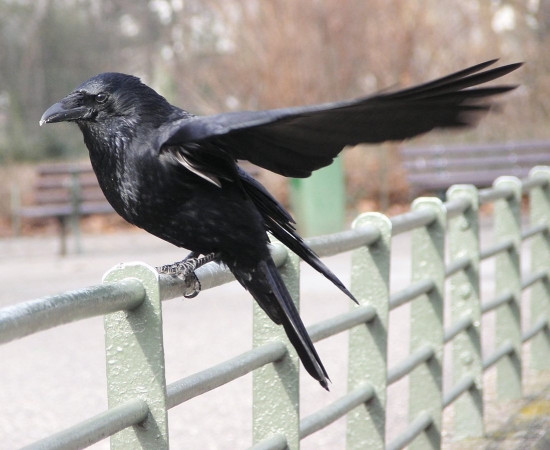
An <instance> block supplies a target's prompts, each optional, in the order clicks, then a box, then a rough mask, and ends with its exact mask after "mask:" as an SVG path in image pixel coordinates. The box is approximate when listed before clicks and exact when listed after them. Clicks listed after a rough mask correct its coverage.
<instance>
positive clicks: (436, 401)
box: [409, 198, 446, 450]
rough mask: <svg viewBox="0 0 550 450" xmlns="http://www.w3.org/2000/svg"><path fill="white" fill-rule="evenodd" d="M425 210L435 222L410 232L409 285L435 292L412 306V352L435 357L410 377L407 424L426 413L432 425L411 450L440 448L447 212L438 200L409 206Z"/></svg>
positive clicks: (421, 297)
mask: <svg viewBox="0 0 550 450" xmlns="http://www.w3.org/2000/svg"><path fill="white" fill-rule="evenodd" d="M425 208H429V209H431V210H432V211H433V212H434V213H435V219H434V221H433V222H431V223H430V224H428V225H426V226H425V227H421V228H416V229H415V230H414V231H413V232H412V256H413V261H412V282H413V283H416V282H419V281H421V280H426V279H430V280H432V281H433V282H434V288H433V289H432V290H431V291H430V292H428V293H427V294H424V295H422V296H420V297H419V298H417V299H415V300H413V302H412V304H411V352H414V351H416V350H418V349H419V348H420V347H423V346H425V345H430V346H431V347H432V348H433V350H434V356H433V357H432V358H431V359H429V360H428V361H426V363H425V364H422V365H421V366H419V367H417V368H416V369H415V370H414V371H413V372H412V373H411V374H410V376H409V421H410V422H412V421H413V420H415V419H416V418H417V417H418V416H419V414H421V413H422V412H425V413H428V414H429V415H430V416H431V418H432V424H431V426H429V427H428V428H427V429H426V430H425V431H424V433H423V434H421V435H420V436H418V437H417V438H416V439H415V440H414V441H413V442H412V443H411V444H410V445H409V448H410V449H411V450H426V449H439V448H440V447H441V411H442V402H443V395H442V368H443V298H444V297H443V296H444V287H445V226H446V210H445V206H444V205H443V202H442V201H441V200H439V199H437V198H418V199H416V200H415V201H414V202H413V204H412V209H413V210H414V211H418V210H420V209H425Z"/></svg>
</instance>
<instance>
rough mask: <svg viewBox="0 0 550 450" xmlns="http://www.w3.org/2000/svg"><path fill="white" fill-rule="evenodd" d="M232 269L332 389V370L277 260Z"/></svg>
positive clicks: (315, 375)
mask: <svg viewBox="0 0 550 450" xmlns="http://www.w3.org/2000/svg"><path fill="white" fill-rule="evenodd" d="M231 270H232V272H233V274H234V275H235V277H236V278H237V280H239V282H240V283H241V284H242V285H243V286H244V287H245V288H246V289H247V290H248V291H249V292H250V293H251V294H252V296H253V297H254V299H255V300H256V301H257V302H258V304H259V305H260V307H261V308H262V309H263V310H264V311H265V312H266V313H267V315H268V316H269V317H270V318H271V320H273V321H274V322H275V323H277V324H280V325H282V326H283V328H284V329H285V332H286V335H287V336H288V338H289V340H290V342H291V344H292V345H293V347H294V348H295V349H296V352H297V353H298V356H299V358H300V360H301V361H302V364H303V365H304V368H305V369H306V370H307V372H308V373H309V374H310V375H311V376H312V377H313V378H315V379H316V380H317V381H319V383H320V384H321V386H323V387H324V388H325V389H326V390H328V381H329V377H328V374H327V372H326V370H325V368H324V366H323V363H322V362H321V358H320V357H319V355H318V354H317V351H316V350H315V347H314V346H313V342H311V339H310V337H309V335H308V333H307V330H306V327H305V326H304V324H303V322H302V319H301V318H300V315H299V313H298V310H297V309H296V306H295V305H294V302H293V301H292V298H291V296H290V293H289V292H288V289H287V288H286V286H285V284H284V282H283V280H282V278H281V276H280V275H279V272H278V271H277V268H276V267H275V263H274V262H273V260H272V259H271V258H269V259H268V260H264V261H261V262H260V263H259V264H258V266H257V267H256V269H255V270H254V271H253V273H252V274H251V273H250V272H249V271H247V270H244V269H242V268H239V267H232V268H231ZM251 275H252V276H251Z"/></svg>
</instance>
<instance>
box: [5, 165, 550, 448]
mask: <svg viewBox="0 0 550 450" xmlns="http://www.w3.org/2000/svg"><path fill="white" fill-rule="evenodd" d="M523 194H526V195H528V197H529V210H530V220H529V223H530V225H529V228H527V229H526V230H523V231H522V229H521V223H522V217H521V210H522V208H521V206H522V197H523ZM447 197H448V200H447V202H445V203H443V202H441V201H440V200H438V199H436V198H419V199H417V200H416V201H415V202H414V203H413V204H412V211H411V212H409V213H406V214H402V215H399V216H395V217H393V218H391V219H388V218H387V217H385V216H383V215H382V214H379V213H368V214H363V215H361V216H360V217H359V218H358V219H357V220H355V222H354V224H353V228H352V230H349V231H345V232H341V233H337V234H333V235H328V236H323V237H318V238H311V239H309V240H308V243H309V244H310V245H311V246H312V248H313V249H314V250H315V251H316V252H317V253H318V254H319V255H320V256H329V255H334V254H338V253H342V252H345V251H349V250H353V254H352V281H351V291H352V292H353V293H354V295H355V296H356V298H357V299H358V300H359V302H360V305H359V306H353V307H352V309H351V310H350V311H349V312H348V313H345V314H342V315H340V316H337V317H334V318H331V319H329V320H326V321H324V322H322V323H318V324H316V325H314V326H311V327H309V329H308V331H309V333H310V335H311V337H312V340H313V342H317V341H320V340H322V339H326V338H328V337H330V336H333V335H335V334H337V333H342V332H344V331H347V330H349V369H348V370H349V377H348V394H347V395H345V396H343V397H342V398H339V399H337V400H336V401H334V403H332V404H330V405H329V406H326V407H325V408H324V409H321V410H320V411H318V412H316V413H314V414H312V415H310V416H307V417H304V418H300V417H299V395H298V394H299V388H298V374H299V367H298V366H299V361H298V358H297V356H296V353H295V351H294V349H293V348H292V347H291V346H290V345H289V342H288V340H287V339H286V336H285V335H284V331H283V330H282V328H281V327H278V326H275V325H274V324H273V323H272V322H271V321H270V320H269V319H268V318H267V317H266V316H265V314H264V313H263V312H262V311H261V309H260V308H258V307H256V306H255V311H254V348H253V350H250V351H248V352H246V353H244V354H242V355H240V356H237V357H235V358H232V359H230V360H228V361H225V362H223V363H220V364H218V365H216V366H214V367H211V368H209V369H207V370H204V371H202V372H199V373H196V374H194V375H191V376H188V377H186V378H184V379H182V380H180V381H177V382H174V383H172V384H169V385H168V386H167V385H166V382H165V375H164V352H163V348H162V314H161V302H162V301H164V300H168V299H171V298H175V297H178V296H180V295H181V292H182V289H183V288H184V286H183V284H182V282H181V281H178V280H174V279H172V278H170V277H164V276H161V277H159V275H158V274H157V273H156V271H155V270H154V269H153V268H151V267H149V266H147V265H144V264H122V265H119V266H117V267H115V268H113V269H112V270H111V271H109V272H108V273H107V274H106V275H105V277H104V280H103V281H104V284H103V285H100V286H93V287H89V288H86V289H83V290H78V291H73V292H68V293H65V294H62V295H57V296H53V297H48V298H44V299H38V300H34V301H29V302H26V303H21V304H17V305H14V306H11V307H8V308H4V309H2V310H0V343H6V342H8V341H10V340H13V339H17V338H21V337H24V336H27V335H30V334H32V333H36V332H38V331H41V330H45V329H48V328H51V327H54V326H58V325H62V324H65V323H69V322H72V321H75V320H80V319H84V318H87V317H92V316H100V315H105V330H106V357H107V378H108V400H109V410H108V411H106V412H104V413H102V414H99V415H97V416H94V417H92V418H90V419H89V420H86V421H85V422H82V423H80V424H78V425H75V426H73V427H71V428H69V429H67V430H64V431H61V432H59V433H57V434H55V435H52V436H50V437H47V438H45V439H43V440H41V441H39V442H37V443H35V444H32V445H30V446H28V447H26V448H27V449H78V448H85V447H87V446H89V445H91V444H93V443H95V442H98V441H100V440H102V439H105V438H107V437H108V436H111V448H112V449H129V448H132V449H134V448H154V449H159V450H162V449H167V448H168V446H169V442H168V423H167V410H168V409H170V408H172V407H174V406H176V405H179V404H181V403H183V402H185V401H187V400H189V399H192V398H194V397H197V396H199V395H201V394H203V393H205V392H208V391H210V390H213V389H215V388H217V387H219V386H222V385H224V384H226V383H229V382H230V381H232V380H235V379H236V378H239V377H241V376H243V375H245V374H247V373H249V372H252V371H254V373H253V396H254V399H253V422H254V423H253V441H254V443H255V444H254V446H253V447H252V448H253V449H255V450H259V449H286V448H288V449H291V450H294V449H298V448H299V446H300V440H301V439H303V438H305V437H306V436H309V435H310V434H312V433H314V432H316V431H318V430H320V429H321V428H324V427H326V426H327V425H329V424H330V423H332V422H334V421H335V420H336V419H338V418H340V417H342V416H344V415H347V447H348V448H349V449H384V448H386V449H390V450H397V449H401V448H404V447H405V446H407V445H409V448H411V449H436V448H439V447H440V445H441V432H442V429H441V417H442V411H443V409H444V408H446V407H448V406H449V405H451V404H453V405H454V411H455V414H454V415H455V422H454V425H453V427H454V430H453V433H454V435H455V436H456V437H457V438H466V437H476V436H482V435H483V432H484V429H483V409H484V404H483V382H482V376H483V372H484V371H485V370H487V369H488V368H490V367H492V366H494V365H496V366H497V387H498V388H497V392H498V397H499V399H513V398H518V397H520V396H521V394H522V360H521V355H522V344H523V343H525V342H527V341H529V340H532V345H531V352H532V354H531V361H532V364H533V366H534V368H535V369H540V370H542V369H548V368H550V339H549V336H550V333H549V330H548V318H549V317H550V284H549V270H550V233H549V224H550V221H549V220H550V168H548V167H536V168H534V169H533V170H532V171H531V173H530V175H529V177H528V178H527V179H525V180H521V181H520V180H519V179H517V178H515V177H501V178H498V179H497V180H496V181H495V183H494V185H493V187H492V188H491V189H484V190H480V191H478V190H477V189H476V188H475V187H473V186H470V185H456V186H453V187H451V188H450V189H449V191H448V195H447ZM484 203H493V204H494V236H495V243H494V244H493V245H492V246H491V247H489V248H484V249H482V250H480V242H479V223H478V210H479V206H480V205H481V204H484ZM407 231H411V232H412V257H413V260H412V284H411V285H410V286H408V287H407V288H405V289H404V290H402V291H400V292H397V293H395V294H392V295H390V292H389V274H390V260H391V251H390V250H391V238H392V236H395V235H397V234H400V233H404V232H407ZM527 239H531V240H532V243H531V258H532V260H531V274H530V275H528V276H526V277H525V278H523V279H522V278H521V273H520V253H521V252H520V250H521V245H522V242H524V241H525V240H527ZM447 250H448V255H446V251H447ZM273 255H274V258H275V261H276V263H277V265H278V267H279V268H280V270H281V273H282V275H283V278H284V280H285V282H286V284H287V286H288V287H289V290H290V292H291V294H292V295H293V297H294V299H295V300H296V301H297V302H298V291H299V280H300V273H299V261H298V259H297V257H296V256H295V255H294V254H291V253H289V252H287V250H286V249H285V248H284V247H283V246H281V245H279V244H275V245H274V249H273ZM491 257H495V258H496V261H495V270H496V296H495V298H494V299H492V300H490V301H484V302H481V300H480V289H479V263H480V261H481V260H484V259H487V258H491ZM197 275H198V277H199V279H200V281H201V284H202V287H203V289H209V288H212V287H214V286H218V285H220V284H223V283H226V282H228V281H230V280H232V276H231V274H230V273H228V272H227V271H223V270H221V269H220V268H219V267H218V266H216V265H213V264H209V265H207V266H204V267H202V268H201V269H199V270H198V271H197ZM446 283H449V284H448V287H449V292H450V297H451V298H450V302H451V310H452V325H450V326H449V327H444V322H443V307H444V296H445V292H446V290H445V286H446ZM526 289H531V297H530V299H531V317H532V324H531V327H530V328H529V329H528V330H523V331H522V330H521V317H520V310H521V308H520V301H521V294H522V291H524V290H526ZM408 302H411V336H410V338H411V339H410V342H411V345H410V355H409V356H408V357H407V358H405V359H404V360H402V361H401V362H399V363H398V364H396V365H395V366H393V367H389V368H388V367H387V345H388V343H387V336H388V325H389V324H388V315H389V311H390V310H393V309H395V308H398V307H400V306H401V305H404V304H406V303H408ZM492 310H496V313H497V318H496V320H497V327H496V340H497V345H496V350H495V351H494V353H493V354H491V355H489V356H487V357H485V358H483V357H482V352H481V339H482V338H481V324H482V321H481V318H482V314H485V313H487V312H489V311H492ZM449 342H451V345H450V346H449V348H450V349H451V351H452V354H453V375H452V376H453V383H452V386H453V387H452V388H451V389H450V390H449V391H447V392H443V388H442V384H443V383H442V378H443V352H444V345H445V344H446V343H449ZM407 375H408V376H409V392H410V393H409V425H408V427H407V429H406V430H405V431H404V432H403V433H402V434H401V435H399V436H397V437H395V438H394V440H392V441H391V442H385V421H386V406H385V405H386V390H387V387H388V386H389V385H391V384H392V383H395V382H396V381H397V380H399V379H401V378H402V377H404V376H407Z"/></svg>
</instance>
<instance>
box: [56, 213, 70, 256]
mask: <svg viewBox="0 0 550 450" xmlns="http://www.w3.org/2000/svg"><path fill="white" fill-rule="evenodd" d="M58 220H59V238H60V244H61V247H60V248H59V254H60V255H61V256H66V255H67V225H68V224H67V217H65V216H62V217H58Z"/></svg>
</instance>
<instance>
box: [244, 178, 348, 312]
mask: <svg viewBox="0 0 550 450" xmlns="http://www.w3.org/2000/svg"><path fill="white" fill-rule="evenodd" d="M239 176H240V178H241V182H242V183H243V187H244V188H245V190H246V192H247V193H248V195H249V196H250V198H251V199H252V201H253V202H254V204H255V205H256V207H257V208H258V211H259V212H260V214H261V215H262V218H263V219H264V222H265V225H266V226H267V228H268V230H269V231H270V232H271V233H272V234H273V236H275V237H276V238H277V239H278V240H279V241H281V242H282V243H283V244H284V245H286V246H287V247H288V248H289V249H290V250H291V251H293V252H294V253H296V254H297V255H298V256H299V257H300V258H301V259H302V260H303V261H305V262H306V263H308V264H309V265H310V266H311V267H313V268H314V269H315V270H317V271H318V272H319V273H321V274H322V275H324V276H325V277H326V278H327V279H328V280H330V281H331V282H332V283H333V284H334V285H335V286H336V287H337V288H338V289H340V290H341V291H342V292H343V293H344V294H346V295H347V296H348V297H349V298H351V299H352V300H353V301H354V302H355V303H357V300H356V299H355V297H354V296H353V294H352V293H351V292H350V291H349V290H348V289H347V288H346V286H344V284H343V283H342V282H341V281H340V280H339V279H338V277H337V276H336V275H334V274H333V273H332V272H331V270H330V269H329V268H328V267H327V266H325V264H323V262H322V261H321V260H320V259H319V257H318V256H317V255H316V254H315V252H314V251H313V250H312V249H311V248H309V246H308V245H307V244H306V243H305V242H304V240H303V239H302V238H301V237H300V235H299V234H298V233H297V232H296V230H295V228H294V226H293V223H294V219H293V218H292V216H291V215H290V214H289V213H288V211H286V210H285V209H284V208H283V206H282V205H281V204H280V203H279V202H278V201H277V200H275V199H274V198H273V196H272V195H271V194H270V193H269V192H268V191H267V190H266V189H265V188H264V187H263V186H262V185H261V184H260V183H259V182H258V181H256V180H255V179H254V178H253V177H251V176H250V175H249V174H248V173H246V172H245V171H244V170H242V169H240V168H239Z"/></svg>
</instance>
